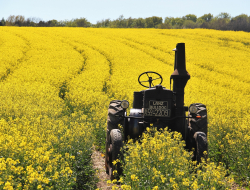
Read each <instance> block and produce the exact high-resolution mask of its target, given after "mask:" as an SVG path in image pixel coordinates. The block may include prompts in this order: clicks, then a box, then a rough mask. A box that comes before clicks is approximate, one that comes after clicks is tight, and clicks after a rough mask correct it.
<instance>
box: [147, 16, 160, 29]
mask: <svg viewBox="0 0 250 190" xmlns="http://www.w3.org/2000/svg"><path fill="white" fill-rule="evenodd" d="M159 24H162V17H157V16H152V17H148V18H146V19H145V27H146V28H155V27H157V25H159Z"/></svg>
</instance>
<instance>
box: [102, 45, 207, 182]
mask: <svg viewBox="0 0 250 190" xmlns="http://www.w3.org/2000/svg"><path fill="white" fill-rule="evenodd" d="M174 51H175V64H174V72H173V73H172V75H171V77H170V88H171V81H173V90H169V89H166V88H165V87H163V86H162V85H161V83H162V81H163V78H162V76H161V75H160V74H158V73H156V72H152V71H148V72H144V73H142V74H141V75H140V76H139V78H138V82H139V83H140V84H141V85H142V86H143V87H146V88H147V89H146V90H142V91H139V92H137V91H135V92H134V101H133V108H131V109H130V115H129V116H127V112H126V109H127V108H128V107H129V102H128V101H126V100H122V101H121V100H113V101H111V102H110V105H109V108H108V118H107V138H106V158H105V168H106V172H107V173H108V174H109V175H110V177H111V179H114V174H113V173H114V172H113V171H114V170H117V172H118V174H121V173H122V169H121V166H120V165H119V164H120V163H118V164H116V165H114V164H113V161H115V160H116V159H118V158H119V155H122V152H121V148H122V146H123V142H126V140H127V138H128V136H129V137H130V138H133V139H137V138H139V137H140V136H141V135H142V133H143V132H144V131H145V130H146V127H150V124H153V126H154V127H157V129H160V128H165V127H168V129H170V130H171V131H177V132H180V133H181V134H182V137H183V139H184V140H185V142H186V149H187V150H189V151H193V160H196V161H197V162H198V163H199V162H201V157H206V155H207V154H203V152H204V151H207V149H208V147H207V110H206V106H205V105H203V104H201V103H194V104H191V105H190V106H189V107H186V106H184V88H185V86H186V83H187V81H188V80H189V79H190V75H189V73H188V72H187V71H186V60H185V44H184V43H178V44H177V45H176V48H175V49H174ZM145 76H146V80H145V79H144V80H142V78H143V77H145ZM154 84H157V85H155V86H154ZM186 112H188V116H187V115H186ZM119 124H120V125H121V126H122V127H123V130H120V129H119V128H118V125H119ZM122 132H123V134H122Z"/></svg>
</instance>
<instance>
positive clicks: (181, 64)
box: [170, 43, 190, 139]
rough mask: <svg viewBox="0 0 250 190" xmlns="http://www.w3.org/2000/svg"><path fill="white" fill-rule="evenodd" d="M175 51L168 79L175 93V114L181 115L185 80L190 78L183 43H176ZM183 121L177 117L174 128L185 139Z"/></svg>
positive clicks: (183, 114)
mask: <svg viewBox="0 0 250 190" xmlns="http://www.w3.org/2000/svg"><path fill="white" fill-rule="evenodd" d="M174 51H175V64H174V72H173V73H172V75H171V77H170V80H172V79H173V92H175V94H176V101H175V103H176V110H175V116H177V117H178V116H180V117H183V116H185V109H184V88H185V86H186V84H187V81H188V80H189V79H190V75H189V73H188V72H187V71H186V58H185V43H178V44H177V45H176V49H174ZM183 122H185V119H181V118H180V119H178V121H177V123H176V127H177V128H176V130H177V131H178V132H181V133H182V136H183V138H184V139H185V136H186V132H185V131H184V129H183V126H184V125H183Z"/></svg>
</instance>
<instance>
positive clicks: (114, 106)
mask: <svg viewBox="0 0 250 190" xmlns="http://www.w3.org/2000/svg"><path fill="white" fill-rule="evenodd" d="M122 114H123V108H122V107H121V100H112V101H111V102H110V104H109V108H108V117H107V135H106V155H105V169H106V173H107V174H109V160H108V159H109V153H108V148H109V146H110V132H111V130H112V129H118V125H119V124H122V122H123V119H121V118H119V117H116V115H122Z"/></svg>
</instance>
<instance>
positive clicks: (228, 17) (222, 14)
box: [217, 12, 231, 20]
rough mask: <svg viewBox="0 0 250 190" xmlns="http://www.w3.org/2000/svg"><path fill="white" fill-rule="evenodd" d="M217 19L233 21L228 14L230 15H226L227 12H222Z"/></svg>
mask: <svg viewBox="0 0 250 190" xmlns="http://www.w3.org/2000/svg"><path fill="white" fill-rule="evenodd" d="M217 18H223V19H229V20H230V19H231V16H230V14H228V13H225V12H221V13H220V14H219V15H218V16H217Z"/></svg>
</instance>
